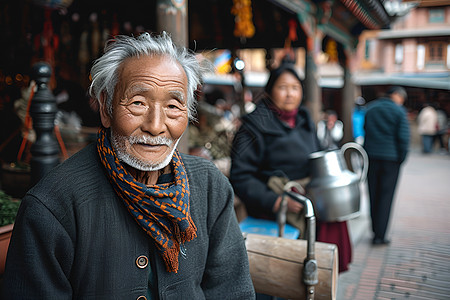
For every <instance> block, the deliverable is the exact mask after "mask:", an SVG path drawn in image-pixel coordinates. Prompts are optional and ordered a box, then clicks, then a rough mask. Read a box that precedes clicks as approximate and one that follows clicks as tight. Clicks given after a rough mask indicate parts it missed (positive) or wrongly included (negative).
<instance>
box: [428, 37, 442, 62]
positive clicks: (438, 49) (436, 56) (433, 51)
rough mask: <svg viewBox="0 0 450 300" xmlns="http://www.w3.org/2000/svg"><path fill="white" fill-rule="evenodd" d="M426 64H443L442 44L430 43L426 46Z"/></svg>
mask: <svg viewBox="0 0 450 300" xmlns="http://www.w3.org/2000/svg"><path fill="white" fill-rule="evenodd" d="M427 62H428V63H440V64H442V63H444V43H443V42H431V43H429V44H428V55H427Z"/></svg>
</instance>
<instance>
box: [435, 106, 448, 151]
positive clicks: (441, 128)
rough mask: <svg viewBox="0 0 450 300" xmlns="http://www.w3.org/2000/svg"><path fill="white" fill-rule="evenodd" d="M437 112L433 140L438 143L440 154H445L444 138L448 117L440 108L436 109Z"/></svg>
mask: <svg viewBox="0 0 450 300" xmlns="http://www.w3.org/2000/svg"><path fill="white" fill-rule="evenodd" d="M436 112H437V124H438V126H437V131H436V135H435V137H434V138H435V140H436V139H437V140H438V142H439V147H440V152H441V153H442V154H445V153H447V151H448V150H447V148H446V147H445V142H444V137H445V136H446V135H447V128H448V124H447V123H448V117H447V113H446V112H445V110H443V109H442V108H440V107H439V106H438V107H437V109H436ZM433 144H434V143H433Z"/></svg>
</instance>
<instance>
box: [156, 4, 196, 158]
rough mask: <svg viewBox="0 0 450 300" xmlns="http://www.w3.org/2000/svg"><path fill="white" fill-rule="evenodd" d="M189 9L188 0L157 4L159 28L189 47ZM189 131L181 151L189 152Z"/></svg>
mask: <svg viewBox="0 0 450 300" xmlns="http://www.w3.org/2000/svg"><path fill="white" fill-rule="evenodd" d="M187 10H188V5H187V0H158V1H157V5H156V12H157V27H158V28H157V30H158V31H159V32H161V31H166V32H168V33H170V35H171V36H172V39H173V41H174V42H175V44H177V45H178V46H182V47H188V33H189V24H188V14H187ZM188 133H189V132H188V129H186V131H185V132H184V134H183V137H182V138H181V140H180V142H179V143H178V150H179V151H180V152H183V153H188V152H189V145H188V141H189V135H188Z"/></svg>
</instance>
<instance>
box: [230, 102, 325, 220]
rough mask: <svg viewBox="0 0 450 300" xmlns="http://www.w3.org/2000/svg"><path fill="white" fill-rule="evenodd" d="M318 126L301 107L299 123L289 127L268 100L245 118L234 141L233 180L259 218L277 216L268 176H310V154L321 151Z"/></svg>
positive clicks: (293, 178)
mask: <svg viewBox="0 0 450 300" xmlns="http://www.w3.org/2000/svg"><path fill="white" fill-rule="evenodd" d="M319 148H320V147H319V142H318V140H317V135H316V131H315V126H314V123H313V121H312V120H311V117H310V116H309V113H308V111H307V110H306V109H305V108H303V107H300V108H299V112H298V115H297V119H296V126H295V127H294V128H290V127H289V126H287V125H286V124H284V123H283V122H282V121H281V120H280V119H279V118H278V117H277V116H276V113H275V112H274V111H272V110H270V109H269V107H268V106H267V104H266V103H265V101H261V102H259V103H258V105H257V107H256V109H255V110H254V111H253V112H252V113H250V114H248V115H246V116H244V117H243V118H242V126H241V127H240V129H239V131H238V132H237V134H236V136H235V139H234V141H233V148H232V152H231V159H232V164H231V172H230V180H231V183H232V185H233V188H234V190H235V193H236V194H237V195H238V197H239V198H240V199H241V200H242V201H243V202H244V204H245V206H246V208H247V213H248V214H249V215H250V216H253V217H257V218H270V219H273V218H275V215H274V214H273V212H272V208H273V205H274V203H275V201H276V199H277V197H278V195H277V194H276V193H274V192H273V191H272V190H270V189H269V187H268V186H267V181H268V179H269V178H270V177H271V176H273V175H279V174H281V173H280V172H279V171H281V172H283V173H284V175H286V176H287V177H288V178H289V179H290V180H295V179H302V178H305V177H307V176H309V167H308V156H309V154H311V153H312V152H315V151H318V150H320V149H319Z"/></svg>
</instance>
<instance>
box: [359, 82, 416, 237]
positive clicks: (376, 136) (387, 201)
mask: <svg viewBox="0 0 450 300" xmlns="http://www.w3.org/2000/svg"><path fill="white" fill-rule="evenodd" d="M406 98H407V94H406V91H405V89H404V88H402V87H398V86H397V87H392V88H391V89H390V90H389V91H388V93H387V95H386V97H382V98H380V99H377V100H376V101H373V102H371V103H369V104H368V108H367V112H366V116H365V123H364V129H365V132H366V137H365V139H364V148H365V149H366V151H367V154H368V156H369V172H368V175H367V179H368V186H369V196H370V215H371V218H372V231H373V240H372V243H373V244H374V245H386V244H389V240H388V239H387V238H386V231H387V226H388V222H389V216H390V213H391V206H392V201H393V198H394V192H395V188H396V185H397V179H398V176H399V173H400V166H401V164H402V163H403V161H404V160H405V158H406V155H407V153H408V148H409V123H408V119H407V117H406V112H405V109H404V108H403V107H402V105H403V103H404V102H405V100H406Z"/></svg>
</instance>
